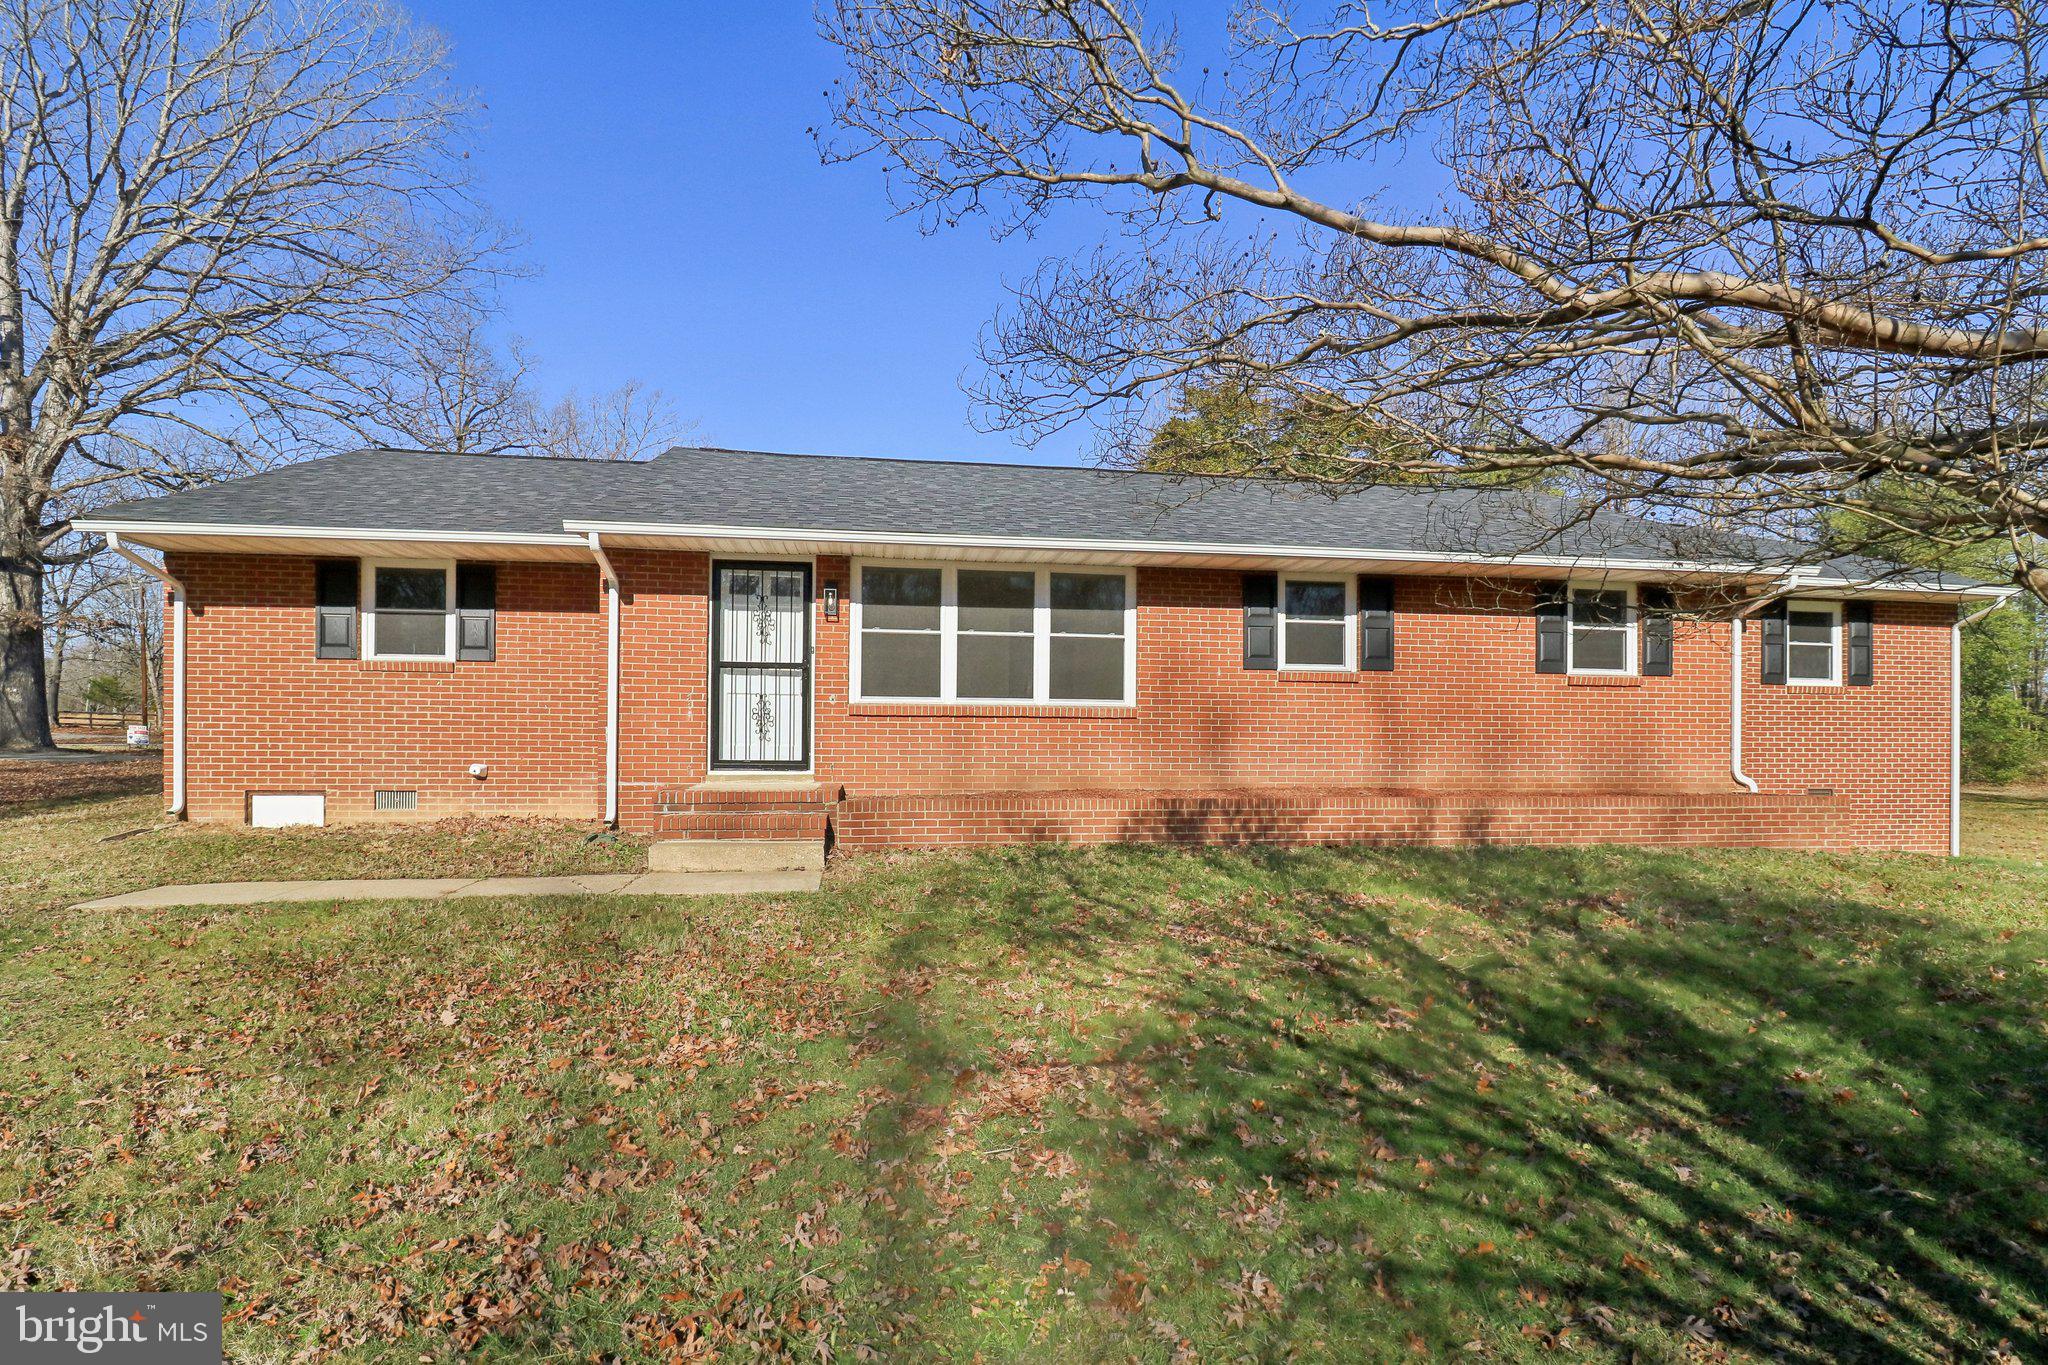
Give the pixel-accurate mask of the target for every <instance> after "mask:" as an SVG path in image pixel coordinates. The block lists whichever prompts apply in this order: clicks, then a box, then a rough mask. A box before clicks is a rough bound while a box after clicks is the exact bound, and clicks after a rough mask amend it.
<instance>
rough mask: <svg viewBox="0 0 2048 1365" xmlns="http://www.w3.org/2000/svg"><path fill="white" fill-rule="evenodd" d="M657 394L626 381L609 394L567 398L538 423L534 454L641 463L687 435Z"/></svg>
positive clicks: (686, 429)
mask: <svg viewBox="0 0 2048 1365" xmlns="http://www.w3.org/2000/svg"><path fill="white" fill-rule="evenodd" d="M691 426H692V424H691V423H689V422H686V421H684V420H683V419H682V417H681V416H680V415H679V414H678V413H677V411H676V406H675V403H674V402H673V401H672V400H671V399H670V398H669V396H668V395H667V394H665V393H663V392H662V391H661V390H660V389H650V388H647V387H646V386H645V385H643V384H641V383H640V382H639V381H638V380H628V381H627V382H626V383H624V384H621V385H620V386H619V387H617V388H616V389H613V390H611V391H610V392H609V393H598V394H590V395H588V396H585V395H583V394H577V393H571V394H568V395H567V396H565V397H564V398H563V399H562V400H561V401H560V402H558V403H556V404H555V405H554V406H553V407H551V408H549V409H548V410H547V411H546V412H545V413H543V414H542V415H541V417H540V419H539V424H538V429H537V431H536V434H535V436H534V440H533V446H534V449H535V450H536V451H537V452H538V453H540V454H543V455H550V456H554V457H556V458H558V459H582V460H644V459H647V458H648V457H649V456H652V455H658V454H660V453H661V452H662V451H664V450H666V449H668V448H669V447H670V446H672V445H674V444H676V442H677V441H679V440H681V439H682V437H683V436H684V435H685V434H687V433H688V432H689V431H690V429H691Z"/></svg>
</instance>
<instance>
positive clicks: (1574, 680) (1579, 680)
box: [1564, 673, 1643, 687]
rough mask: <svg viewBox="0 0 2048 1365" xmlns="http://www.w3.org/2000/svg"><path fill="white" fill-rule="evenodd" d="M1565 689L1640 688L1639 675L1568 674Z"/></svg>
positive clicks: (1640, 676) (1640, 677)
mask: <svg viewBox="0 0 2048 1365" xmlns="http://www.w3.org/2000/svg"><path fill="white" fill-rule="evenodd" d="M1564 683H1565V686H1566V687H1641V686H1642V685H1643V678H1642V675H1641V674H1639V673H1568V674H1566V675H1565V680H1564Z"/></svg>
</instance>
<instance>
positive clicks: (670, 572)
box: [599, 550, 711, 830]
mask: <svg viewBox="0 0 2048 1365" xmlns="http://www.w3.org/2000/svg"><path fill="white" fill-rule="evenodd" d="M609 553H610V557H611V561H612V567H613V568H615V569H616V570H618V574H619V585H620V616H619V819H620V822H621V823H622V824H624V825H625V826H626V827H628V828H630V829H639V830H651V829H653V828H654V825H655V805H656V802H655V795H656V793H657V792H658V791H659V790H661V789H662V788H664V787H677V786H687V785H688V784H690V783H692V782H701V781H703V780H704V774H705V771H706V769H707V767H708V766H709V761H710V738H709V731H708V730H707V728H706V727H707V726H708V725H709V716H710V695H711V681H710V663H711V611H710V599H709V593H710V582H711V567H710V565H711V561H710V557H709V556H708V555H703V554H675V553H670V552H661V551H645V550H616V551H611V552H609ZM600 648H601V646H600ZM601 669H602V665H600V670H601ZM602 677H603V675H602V671H600V674H599V678H600V682H602Z"/></svg>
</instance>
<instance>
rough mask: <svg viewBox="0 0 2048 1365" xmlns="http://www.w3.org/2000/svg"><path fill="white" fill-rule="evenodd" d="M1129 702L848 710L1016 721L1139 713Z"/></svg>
mask: <svg viewBox="0 0 2048 1365" xmlns="http://www.w3.org/2000/svg"><path fill="white" fill-rule="evenodd" d="M1137 709H1138V708H1137V705H1136V704H1135V703H1133V702H1127V701H1105V702H1095V703H1092V704H1091V703H1088V702H1064V701H1046V702H988V701H857V702H854V703H852V704H851V705H849V706H848V707H847V708H846V710H847V714H848V715H851V716H992V717H1016V718H1020V719H1022V718H1030V719H1034V720H1036V719H1041V718H1051V717H1059V718H1067V719H1072V718H1077V717H1080V716H1115V715H1124V714H1128V713H1130V712H1132V711H1135V710H1137Z"/></svg>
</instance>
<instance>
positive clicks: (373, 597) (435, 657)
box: [359, 559, 455, 663]
mask: <svg viewBox="0 0 2048 1365" xmlns="http://www.w3.org/2000/svg"><path fill="white" fill-rule="evenodd" d="M380 569H438V570H440V571H441V584H442V587H441V609H440V615H441V617H442V622H441V649H440V652H438V653H434V654H422V653H415V652H407V651H401V652H397V653H393V652H390V651H388V650H380V649H379V648H378V647H377V616H378V609H377V571H378V570H380ZM361 603H362V605H361V607H360V608H359V610H360V611H361V612H362V617H363V657H364V658H365V659H389V660H394V661H408V660H409V661H411V662H414V663H452V662H453V661H454V659H455V561H454V560H452V559H366V560H364V561H363V586H362V597H361ZM386 614H391V615H397V614H401V613H398V612H396V611H393V610H391V609H387V611H386ZM402 614H403V615H406V616H421V617H424V616H428V615H431V614H433V613H432V612H431V611H427V610H417V611H414V610H408V611H405V612H404V613H402Z"/></svg>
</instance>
